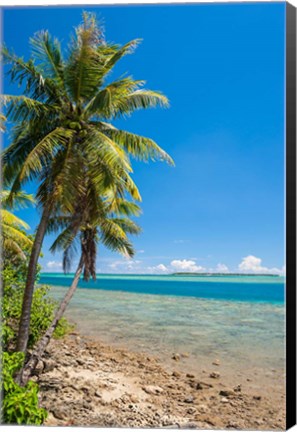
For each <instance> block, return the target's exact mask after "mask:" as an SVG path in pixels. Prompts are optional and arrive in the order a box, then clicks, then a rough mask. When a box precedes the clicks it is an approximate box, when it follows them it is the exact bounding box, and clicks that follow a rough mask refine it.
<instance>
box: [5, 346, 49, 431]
mask: <svg viewBox="0 0 297 432" xmlns="http://www.w3.org/2000/svg"><path fill="white" fill-rule="evenodd" d="M23 361H24V354H23V353H19V352H18V353H12V354H9V353H8V352H3V355H2V379H3V401H2V411H3V412H2V414H3V420H4V423H9V424H14V423H17V424H27V425H41V424H42V423H43V422H44V420H45V419H46V417H47V412H46V410H45V409H44V408H39V407H38V385H37V384H36V383H34V382H33V381H28V383H27V384H26V386H24V387H20V386H19V385H18V384H16V383H15V381H14V378H13V377H14V374H15V373H16V372H17V371H18V370H19V369H20V368H21V366H22V364H23Z"/></svg>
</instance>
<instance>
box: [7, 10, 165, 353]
mask: <svg viewBox="0 0 297 432" xmlns="http://www.w3.org/2000/svg"><path fill="white" fill-rule="evenodd" d="M138 42H139V41H138V40H133V41H131V42H129V43H127V44H126V45H124V46H119V45H115V44H107V43H106V42H105V40H104V38H103V36H102V30H101V28H100V27H99V26H98V24H97V23H96V20H95V17H94V16H93V15H90V14H86V13H85V14H83V23H82V24H81V25H80V26H79V27H78V28H77V29H76V33H75V36H74V37H73V39H72V43H71V46H70V48H69V52H68V56H67V58H64V57H63V55H62V51H61V48H60V44H59V42H58V40H57V39H54V38H52V37H51V36H50V34H49V33H48V32H47V31H42V32H39V33H37V34H36V35H35V36H34V37H33V38H32V39H31V46H32V59H30V60H29V61H27V62H26V61H24V60H23V59H21V58H19V57H17V56H16V55H15V54H13V53H11V52H9V51H8V50H7V49H6V48H4V49H3V51H2V54H3V60H4V62H5V63H7V64H11V68H10V70H9V72H8V73H9V75H10V77H11V79H12V81H14V82H16V83H18V84H20V85H23V86H24V88H25V91H24V94H23V95H21V96H14V95H6V96H4V97H3V98H2V99H3V102H4V104H5V105H6V107H7V111H6V116H7V118H8V119H9V120H11V121H12V122H13V123H14V124H15V127H14V129H13V134H12V142H11V145H10V146H9V147H8V148H7V149H6V150H5V151H4V155H3V161H4V164H3V178H4V183H5V184H6V185H10V186H11V191H12V193H11V197H10V199H11V201H13V197H14V194H15V193H16V192H17V191H18V190H19V189H20V188H21V187H22V185H23V184H24V183H25V182H26V181H28V180H32V179H37V180H38V182H39V187H38V191H37V200H38V203H39V204H40V206H41V207H42V216H41V220H40V223H39V225H38V228H37V231H36V235H35V240H34V244H33V247H32V253H31V257H30V261H29V265H28V275H27V281H26V286H25V292H24V300H23V308H22V316H21V320H20V329H19V334H18V341H17V349H18V351H26V346H27V341H28V332H29V325H30V311H31V304H32V296H33V290H34V280H35V274H36V269H37V262H38V257H39V254H40V250H41V246H42V242H43V238H44V235H45V232H46V229H47V224H48V221H49V219H50V217H51V215H53V214H55V213H56V212H57V209H59V208H60V207H61V206H63V208H64V209H66V210H67V211H68V212H69V211H70V209H72V208H74V207H75V206H74V203H75V202H76V201H77V193H80V191H79V188H80V185H81V184H82V183H83V179H85V172H86V170H88V173H89V180H90V181H89V184H92V191H93V192H92V193H94V194H96V195H99V196H100V195H101V194H102V193H104V191H105V190H106V188H110V187H116V188H119V184H121V188H122V191H123V192H122V193H124V190H128V191H129V192H130V194H131V195H132V196H133V198H134V199H137V200H140V199H141V197H140V194H139V192H138V190H137V187H136V185H135V184H134V182H133V181H132V179H131V177H130V173H131V171H132V168H131V165H130V161H129V155H131V156H132V157H135V158H138V159H140V160H148V159H160V160H166V161H167V162H169V163H173V162H172V159H171V158H170V156H168V154H167V153H166V152H165V151H164V150H162V149H161V148H160V147H159V146H158V145H157V144H156V143H155V142H154V141H153V140H152V139H150V138H147V137H142V136H139V135H136V134H133V133H130V132H127V131H124V130H119V129H117V128H116V127H115V126H114V125H113V124H112V123H111V121H113V120H115V119H117V118H121V117H126V116H127V115H130V114H131V113H133V112H134V111H135V110H138V109H145V108H150V107H155V106H161V107H166V106H167V105H168V100H167V98H166V97H165V96H164V95H162V94H161V93H160V92H156V91H151V90H146V89H144V88H143V86H144V81H136V80H134V79H132V77H121V78H120V79H118V80H115V81H113V82H110V80H109V77H110V74H111V71H112V69H113V67H114V66H115V65H116V63H117V62H118V61H119V60H120V59H121V58H122V57H123V56H125V55H127V54H130V53H131V52H133V50H134V48H135V47H136V46H137V44H138Z"/></svg>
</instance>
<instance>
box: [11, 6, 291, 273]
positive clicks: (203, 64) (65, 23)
mask: <svg viewBox="0 0 297 432" xmlns="http://www.w3.org/2000/svg"><path fill="white" fill-rule="evenodd" d="M84 10H88V11H94V12H96V14H97V16H98V18H99V19H101V20H103V22H104V26H105V34H106V39H107V40H108V41H113V42H117V43H122V44H124V43H126V42H127V41H129V40H131V39H134V38H142V39H143V41H142V43H141V45H140V46H139V47H138V49H137V50H136V52H135V53H134V54H133V55H131V56H127V57H126V58H125V59H124V60H123V61H122V63H121V65H119V66H118V67H117V69H116V71H115V74H114V77H116V76H118V75H121V74H122V73H124V72H127V73H129V74H132V75H133V77H134V78H135V79H145V80H146V81H147V85H146V86H147V88H151V89H154V90H161V91H162V92H163V93H164V94H166V96H167V97H168V98H169V99H170V108H169V109H166V110H163V109H154V110H147V111H139V112H137V113H135V114H134V115H133V116H132V117H131V118H129V119H127V120H124V121H120V122H117V124H118V125H119V126H121V127H123V128H126V129H127V130H130V131H132V132H135V133H139V134H142V135H145V136H150V137H151V138H153V139H154V140H156V141H157V142H158V144H159V145H160V146H162V147H163V148H164V149H166V150H167V151H168V152H169V153H170V155H171V156H172V157H173V158H174V161H175V164H176V166H175V168H172V167H170V166H168V165H166V164H164V163H152V162H151V163H148V164H143V163H136V162H134V165H133V166H134V180H135V181H136V183H137V184H138V187H139V189H140V191H141V194H142V198H143V202H142V209H143V214H142V216H141V217H140V218H139V220H138V222H139V223H140V225H141V226H142V230H143V232H142V234H141V235H140V236H138V237H137V238H135V239H134V244H135V248H136V250H137V254H136V256H135V258H134V260H133V261H127V260H124V259H122V258H121V257H120V256H118V255H116V254H112V253H110V252H109V251H107V250H106V249H104V248H103V247H100V248H99V257H98V271H99V272H100V271H101V272H108V273H109V272H113V273H114V272H118V273H126V272H128V273H129V272H130V273H154V272H157V273H162V272H171V271H205V270H209V269H212V270H215V269H217V270H219V271H227V269H228V270H230V271H248V272H252V271H255V272H258V273H261V272H266V271H268V270H270V269H282V267H283V266H284V79H285V68H284V56H285V54H284V46H285V45H284V44H285V3H275V4H274V3H267V4H265V3H262V4H260V3H259V4H208V5H207V4H197V5H166V6H165V5H162V6H161V5H151V6H117V7H115V6H105V7H103V6H101V7H99V6H98V7H92V8H84ZM81 12H82V9H81V8H80V7H59V8H55V7H51V8H49V7H40V8H4V11H3V20H4V34H3V38H4V42H5V43H6V45H7V46H8V47H10V48H14V51H15V52H16V53H17V54H18V55H21V56H24V57H25V58H28V56H29V43H28V41H29V37H30V36H32V35H33V34H34V32H36V31H38V30H41V29H49V31H50V32H51V33H52V34H53V35H55V36H57V37H58V38H59V39H60V40H61V41H62V43H63V44H64V46H66V45H67V43H68V40H69V39H68V37H69V34H70V33H71V32H72V31H73V27H74V26H76V25H78V24H79V23H80V21H81ZM18 91H19V90H18V88H16V87H15V86H11V84H10V83H9V82H8V80H7V79H4V92H6V93H18ZM8 143H9V138H8V137H7V136H6V137H5V138H4V145H7V144H8ZM34 189H35V187H34V185H28V186H27V187H26V190H27V191H32V192H33V191H34ZM19 215H20V216H22V217H23V218H24V219H25V220H26V221H27V222H28V223H29V224H30V226H31V231H32V232H33V231H34V229H35V227H36V225H37V223H38V219H39V215H38V213H37V212H36V210H35V209H26V210H22V211H20V212H19ZM52 241H53V237H49V238H46V239H45V242H44V246H43V253H44V257H43V259H42V265H43V268H44V271H61V267H60V265H61V256H60V255H59V254H56V255H54V256H53V255H52V254H50V252H49V250H48V248H49V246H50V244H51V243H52ZM74 265H75V263H74ZM218 265H219V267H218ZM275 271H277V270H275Z"/></svg>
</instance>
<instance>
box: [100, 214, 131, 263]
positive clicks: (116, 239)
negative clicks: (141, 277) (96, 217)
mask: <svg viewBox="0 0 297 432" xmlns="http://www.w3.org/2000/svg"><path fill="white" fill-rule="evenodd" d="M100 240H101V241H102V243H103V244H104V245H105V246H106V247H107V248H108V249H111V250H113V251H115V252H119V253H120V254H122V255H124V256H126V257H127V256H129V257H133V256H134V254H135V250H134V248H133V246H132V244H131V242H130V241H129V240H128V238H127V236H126V234H125V231H124V230H123V228H121V227H120V226H119V225H118V224H117V223H116V222H113V221H112V220H111V219H106V220H104V221H102V223H101V224H100Z"/></svg>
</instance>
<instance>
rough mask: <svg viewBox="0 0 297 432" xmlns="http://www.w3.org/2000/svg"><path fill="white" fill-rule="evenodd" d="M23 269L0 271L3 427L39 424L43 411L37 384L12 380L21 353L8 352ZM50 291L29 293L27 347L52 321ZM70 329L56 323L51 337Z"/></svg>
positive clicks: (20, 297)
mask: <svg viewBox="0 0 297 432" xmlns="http://www.w3.org/2000/svg"><path fill="white" fill-rule="evenodd" d="M25 276H26V268H25V267H22V266H15V265H14V266H12V265H11V264H6V266H5V268H4V269H3V271H2V287H3V296H2V299H1V306H2V317H3V321H2V327H1V333H2V343H3V353H2V366H3V367H2V375H3V376H2V383H1V387H2V392H3V400H2V418H3V421H4V422H5V423H7V424H16V423H17V424H27V425H41V424H42V423H43V422H44V420H45V419H46V417H47V412H46V410H45V409H43V408H39V407H38V390H39V387H38V385H37V384H36V383H35V382H33V381H28V383H27V384H26V386H24V387H21V386H19V385H18V384H16V383H15V381H14V375H15V373H16V372H17V371H18V370H19V369H20V368H21V367H22V365H23V362H24V354H23V353H20V352H12V351H13V350H14V348H15V343H16V337H17V331H18V327H19V320H20V317H21V311H22V301H23V293H24V285H25ZM49 290H50V288H49V287H47V286H39V287H37V288H36V289H35V291H34V294H33V302H32V309H31V320H30V333H29V341H28V347H29V348H33V347H34V345H35V344H36V343H37V342H38V340H39V339H40V338H41V337H42V336H43V334H44V333H45V332H46V330H47V329H48V327H49V325H50V324H51V322H52V320H53V318H54V312H55V309H56V306H57V302H55V301H54V300H53V299H51V298H50V297H49V295H48V294H49ZM70 329H72V326H70V324H69V323H68V321H67V320H66V319H65V318H62V319H61V320H60V321H59V324H58V326H57V328H56V330H55V332H54V337H62V336H64V335H65V333H67V332H68V331H69V330H70Z"/></svg>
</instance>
